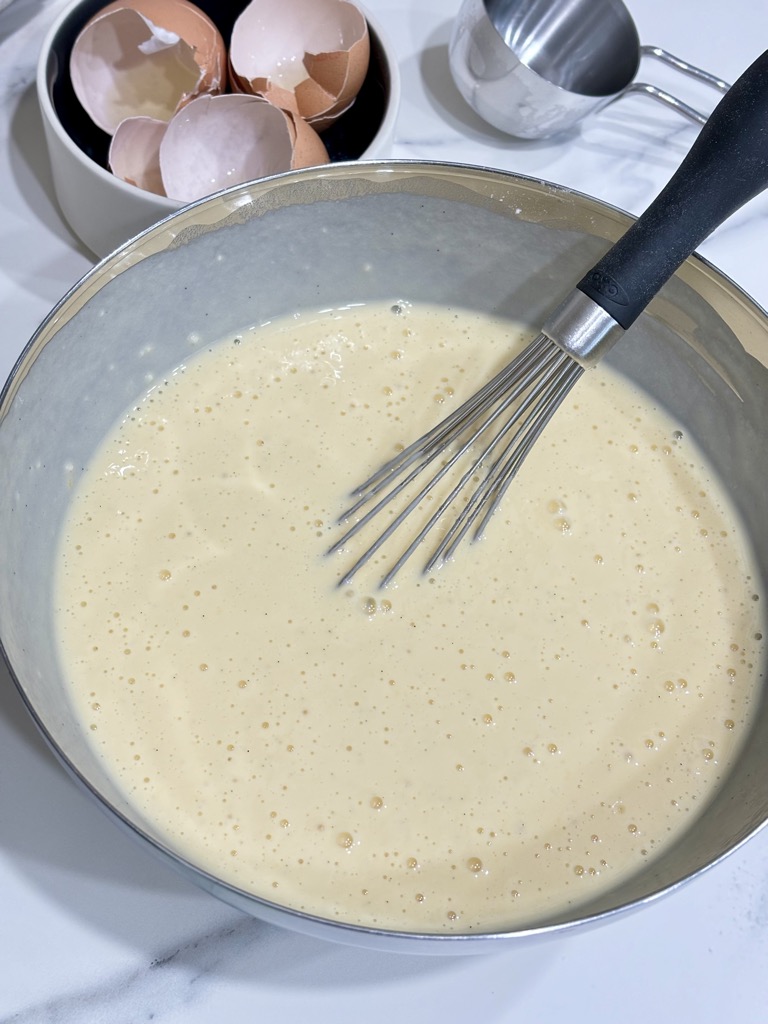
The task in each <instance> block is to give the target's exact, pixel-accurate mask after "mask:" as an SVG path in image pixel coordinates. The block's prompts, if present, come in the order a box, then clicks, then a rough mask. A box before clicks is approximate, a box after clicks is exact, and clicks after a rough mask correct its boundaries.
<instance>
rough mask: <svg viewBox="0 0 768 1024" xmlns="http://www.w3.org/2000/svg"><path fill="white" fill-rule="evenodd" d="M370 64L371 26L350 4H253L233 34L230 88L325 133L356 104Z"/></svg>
mask: <svg viewBox="0 0 768 1024" xmlns="http://www.w3.org/2000/svg"><path fill="white" fill-rule="evenodd" d="M369 59H370V38H369V35H368V24H367V22H366V20H365V17H364V16H363V14H362V12H361V11H360V9H359V8H357V7H356V6H355V5H354V4H352V3H348V2H347V0H252V2H251V3H250V4H249V5H248V6H247V7H246V8H245V10H244V11H243V12H242V14H241V15H240V17H239V18H238V19H237V21H236V22H235V25H234V28H233V30H232V39H231V42H230V49H229V64H230V82H231V85H232V88H233V89H234V90H235V91H239V92H250V93H255V94H258V95H262V96H265V97H266V98H267V99H269V100H270V101H271V102H272V103H274V104H275V105H277V106H280V107H283V108H284V109H285V110H290V111H291V112H292V113H294V114H297V115H298V116H299V117H303V118H304V119H305V120H306V121H308V122H309V123H310V124H311V125H312V126H313V127H315V128H316V129H317V130H318V131H322V130H323V129H324V128H327V127H329V126H330V125H331V124H333V122H334V121H335V120H336V119H337V118H338V117H340V116H341V114H343V113H344V111H345V110H347V109H348V108H349V107H350V106H351V105H352V103H353V102H354V99H355V97H356V95H357V93H358V92H359V91H360V87H361V86H362V84H363V81H364V80H365V76H366V73H367V71H368V62H369Z"/></svg>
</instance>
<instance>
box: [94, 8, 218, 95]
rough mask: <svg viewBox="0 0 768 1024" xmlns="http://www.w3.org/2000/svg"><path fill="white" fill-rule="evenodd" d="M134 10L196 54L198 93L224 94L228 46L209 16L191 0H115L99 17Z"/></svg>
mask: <svg viewBox="0 0 768 1024" xmlns="http://www.w3.org/2000/svg"><path fill="white" fill-rule="evenodd" d="M120 8H130V9H131V10H132V11H138V13H139V14H143V15H144V17H145V18H147V19H148V20H149V21H151V22H152V24H153V25H157V27H158V28H164V29H165V30H166V31H167V32H174V33H175V34H176V35H178V36H180V37H181V38H182V39H183V40H184V42H185V43H187V44H188V45H189V46H191V47H192V49H193V50H194V51H195V62H196V63H197V66H198V67H199V68H200V71H201V72H202V78H201V79H200V82H199V84H198V89H197V92H198V93H202V92H211V93H217V92H222V91H223V90H224V88H225V87H226V84H227V47H226V44H225V42H224V39H223V37H222V35H221V33H220V32H219V30H218V28H217V27H216V25H215V24H214V23H213V22H212V21H211V19H210V18H209V17H208V15H207V14H206V13H205V12H204V11H202V10H200V8H199V7H196V6H195V5H194V4H192V3H189V0H115V2H113V3H110V4H107V6H106V7H104V8H103V9H102V10H101V11H100V12H99V14H98V15H97V16H96V17H100V16H101V15H103V14H106V13H108V12H109V11H112V10H119V9H120Z"/></svg>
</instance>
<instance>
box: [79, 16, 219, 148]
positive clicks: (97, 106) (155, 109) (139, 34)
mask: <svg viewBox="0 0 768 1024" xmlns="http://www.w3.org/2000/svg"><path fill="white" fill-rule="evenodd" d="M226 67H227V55H226V47H225V45H224V40H223V39H222V37H221V33H220V32H219V30H218V29H217V28H216V26H215V25H214V24H213V22H212V21H211V20H210V18H208V16H207V15H205V14H204V13H203V12H202V11H201V10H200V9H199V8H198V7H195V6H194V4H191V3H188V0H118V2H116V3H111V4H108V5H107V6H106V7H105V8H104V9H103V10H101V11H99V13H98V14H97V15H95V16H94V17H93V18H92V19H91V20H90V21H89V22H88V23H87V24H86V26H85V27H84V28H83V30H82V31H81V32H80V34H79V35H78V37H77V39H76V40H75V43H74V46H73V47H72V53H71V56H70V77H71V79H72V86H73V88H74V90H75V94H76V96H77V98H78V100H79V101H80V103H81V104H82V106H83V108H84V109H85V110H86V112H87V113H88V115H89V116H90V117H91V119H92V120H93V121H94V123H95V124H97V125H98V126H99V128H102V129H103V130H104V131H105V132H107V133H108V134H110V135H111V134H113V133H114V131H115V129H116V128H117V126H118V124H120V122H121V121H123V120H125V119H126V118H128V117H137V116H145V117H152V118H155V119H157V120H162V121H168V120H169V119H170V118H171V117H172V116H173V114H174V113H175V112H176V111H177V110H178V109H179V108H180V107H181V106H183V105H184V104H185V103H187V102H189V101H190V100H191V99H194V98H195V97H196V96H199V95H200V94H204V93H211V92H213V93H216V92H219V91H221V89H222V88H223V87H224V86H225V84H226Z"/></svg>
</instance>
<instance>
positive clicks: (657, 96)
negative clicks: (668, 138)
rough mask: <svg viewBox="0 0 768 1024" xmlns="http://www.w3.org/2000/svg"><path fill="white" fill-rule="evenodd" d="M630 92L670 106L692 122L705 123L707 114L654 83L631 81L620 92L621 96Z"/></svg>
mask: <svg viewBox="0 0 768 1024" xmlns="http://www.w3.org/2000/svg"><path fill="white" fill-rule="evenodd" d="M630 93H639V94H640V95H641V96H650V98H651V99H653V100H656V101H657V102H658V103H663V104H664V106H665V107H671V108H672V110H676V111H677V113H678V114H682V115H683V117H687V118H688V120H689V121H693V123H694V124H699V125H701V124H706V123H707V115H706V114H702V113H701V111H700V110H696V108H695V107H692V106H690V105H689V104H688V103H684V102H683V100H679V99H678V98H677V96H673V95H672V94H671V93H668V92H665V91H664V90H663V89H659V88H658V87H657V86H655V85H649V84H648V83H647V82H633V83H632V84H631V85H628V86H627V88H626V89H625V90H624V92H623V93H622V94H621V95H622V97H624V96H628V95H629V94H630Z"/></svg>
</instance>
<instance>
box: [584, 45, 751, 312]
mask: <svg viewBox="0 0 768 1024" xmlns="http://www.w3.org/2000/svg"><path fill="white" fill-rule="evenodd" d="M766 187H768V50H766V52H765V53H763V54H762V56H760V57H758V58H757V60H756V61H755V62H754V63H753V64H752V65H751V67H749V68H748V69H747V70H746V71H745V72H744V74H743V75H742V76H741V77H740V78H739V79H738V81H737V82H736V83H735V84H734V85H733V86H732V87H731V88H730V89H729V91H728V92H727V93H726V94H725V96H724V97H723V98H722V99H721V100H720V102H719V103H718V105H717V106H716V107H715V109H714V111H713V112H712V114H711V115H710V118H709V120H708V121H707V123H706V124H705V125H704V127H703V128H702V129H701V132H700V133H699V135H698V137H697V139H696V141H695V142H694V144H693V146H692V147H691V149H690V151H689V153H688V155H687V156H686V158H685V160H683V162H682V164H681V165H680V167H679V168H678V170H677V171H676V173H675V174H674V175H673V177H672V178H671V179H670V181H669V183H668V184H667V185H666V186H665V188H664V189H662V191H661V192H660V194H659V195H658V196H657V198H656V199H655V200H654V201H653V202H652V203H651V205H650V206H649V207H648V209H647V210H646V211H645V213H644V214H643V215H642V216H641V217H640V218H639V219H638V220H637V221H635V223H634V224H633V225H632V227H631V228H630V229H629V230H628V231H627V232H626V234H625V235H624V236H623V237H622V238H620V239H619V241H618V242H617V243H616V244H615V245H614V246H613V247H612V248H611V249H610V250H609V251H608V252H607V253H606V254H605V256H604V257H603V258H602V259H601V260H600V261H599V262H598V263H597V264H596V265H595V266H594V267H593V269H592V270H591V271H590V272H589V273H588V274H587V275H586V276H585V277H584V278H583V279H582V280H581V281H580V282H579V284H578V286H577V287H578V290H579V291H581V292H583V293H584V294H585V295H587V296H589V298H591V299H592V300H593V301H594V302H596V303H597V304H598V305H599V306H601V307H602V308H603V309H604V310H605V311H606V312H607V313H609V314H610V316H611V317H613V319H614V320H615V321H616V322H617V323H618V324H619V325H620V326H621V327H623V328H624V329H626V328H627V327H629V326H630V325H631V324H632V323H634V321H635V320H636V319H637V317H638V316H639V315H640V314H641V313H642V312H643V310H644V309H645V307H646V306H647V305H648V303H649V302H650V301H651V299H652V298H653V297H654V295H656V293H657V292H658V291H659V289H660V288H661V287H662V286H663V285H664V284H665V283H666V281H668V280H669V278H670V277H671V276H672V274H674V272H675V271H676V270H677V268H678V267H679V266H680V264H681V263H682V262H683V261H684V260H685V259H687V257H688V256H690V255H691V253H692V252H693V251H694V250H695V249H696V248H697V246H698V245H700V243H701V242H702V241H703V240H704V239H705V238H706V237H707V236H708V235H709V234H711V232H712V231H714V230H715V228H717V227H719V225H720V224H722V223H723V221H725V220H727V218H728V217H730V215H731V214H732V213H734V212H735V211H736V210H738V209H739V207H741V206H743V205H744V203H746V202H748V201H749V200H750V199H752V198H754V196H756V195H758V193H760V192H762V191H763V190H764V189H765V188H766Z"/></svg>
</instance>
